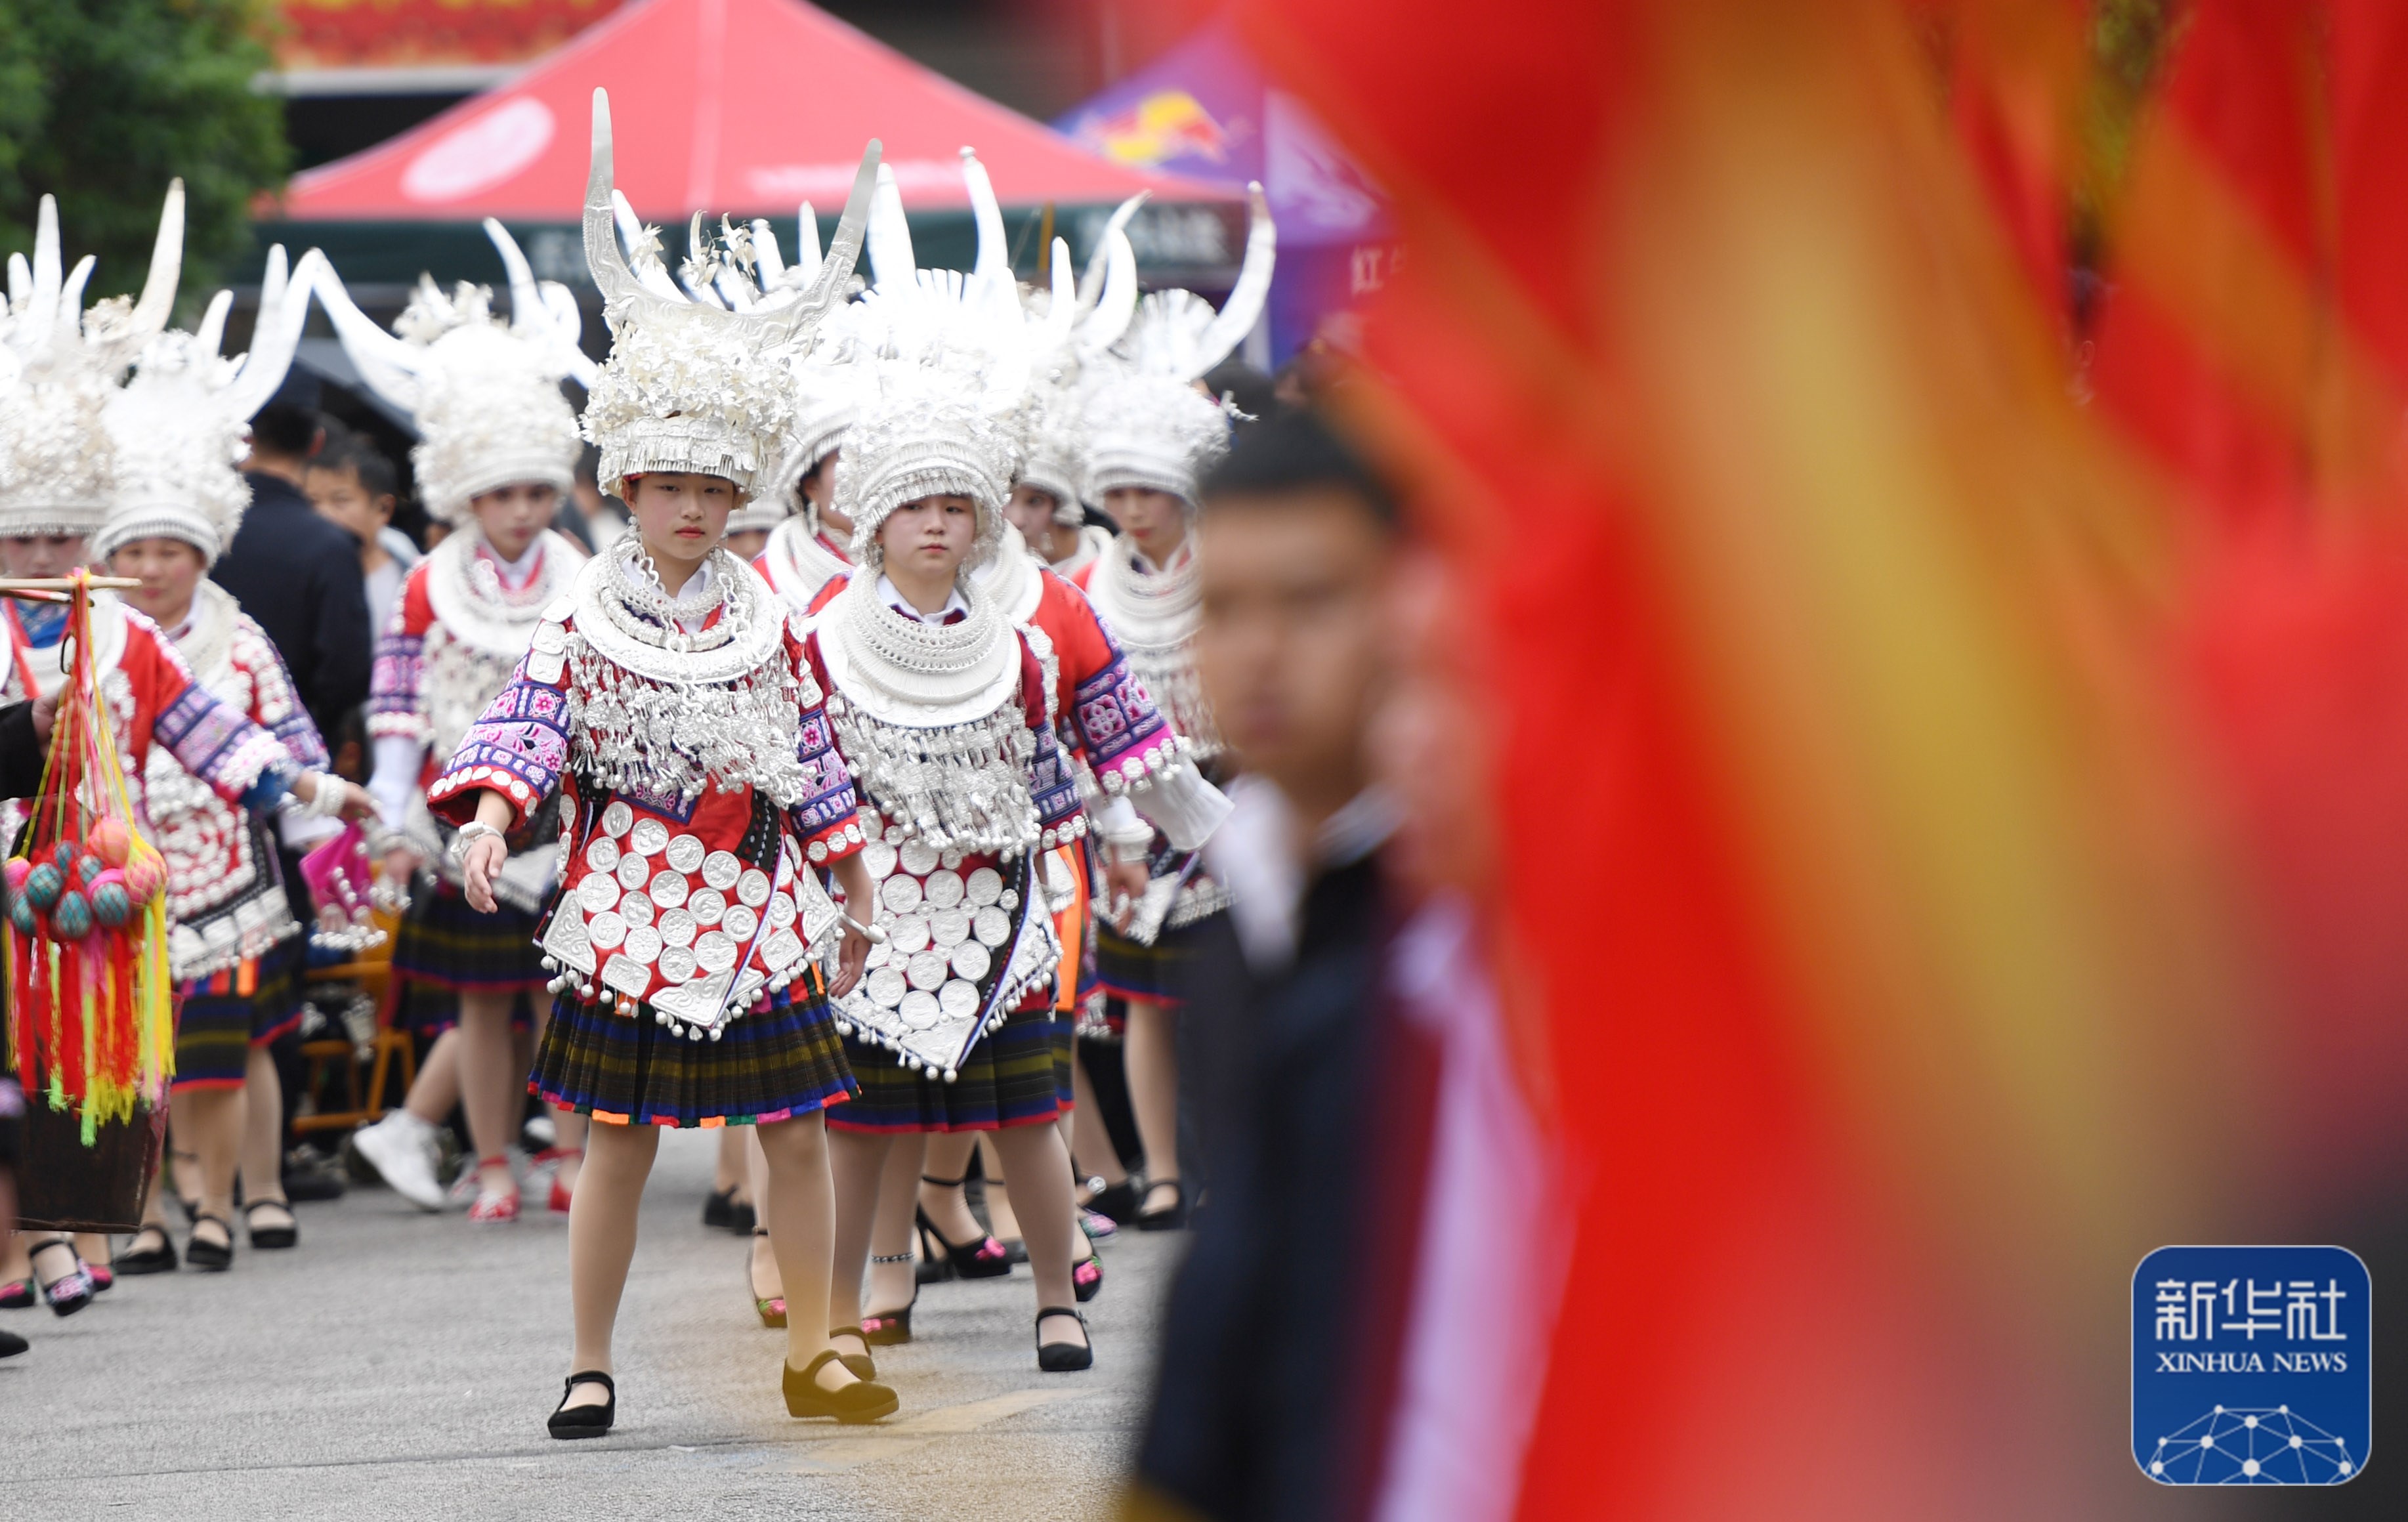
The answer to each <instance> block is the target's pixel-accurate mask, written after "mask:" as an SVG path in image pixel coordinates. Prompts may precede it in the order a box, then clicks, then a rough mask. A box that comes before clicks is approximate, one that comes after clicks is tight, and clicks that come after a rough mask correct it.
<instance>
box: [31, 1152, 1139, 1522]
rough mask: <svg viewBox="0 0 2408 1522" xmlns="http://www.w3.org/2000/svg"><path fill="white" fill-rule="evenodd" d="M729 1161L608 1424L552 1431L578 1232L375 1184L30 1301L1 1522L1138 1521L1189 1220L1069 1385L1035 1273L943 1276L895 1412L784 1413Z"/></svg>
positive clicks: (670, 1263) (664, 1204)
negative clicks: (82, 1290) (1040, 1357)
mask: <svg viewBox="0 0 2408 1522" xmlns="http://www.w3.org/2000/svg"><path fill="white" fill-rule="evenodd" d="M713 1146H714V1140H713V1138H712V1136H711V1135H710V1133H708V1132H672V1133H670V1134H669V1135H668V1136H667V1137H665V1138H664V1139H663V1145H662V1147H661V1152H660V1161H659V1164H658V1166H657V1167H656V1169H655V1170H654V1171H653V1174H652V1185H651V1187H650V1190H649V1191H648V1193H647V1194H646V1196H645V1200H644V1213H643V1223H642V1235H641V1241H640V1242H639V1243H638V1247H637V1251H636V1263H635V1269H634V1271H633V1273H632V1274H631V1275H630V1276H629V1279H628V1283H627V1294H626V1299H625V1302H624V1304H623V1306H622V1307H621V1310H620V1316H619V1333H618V1349H617V1361H618V1369H619V1372H618V1378H619V1423H618V1427H617V1429H616V1430H615V1431H614V1432H613V1433H612V1434H611V1435H610V1436H609V1437H608V1438H605V1439H601V1440H598V1441H591V1442H581V1443H561V1442H555V1441H553V1440H552V1438H550V1437H549V1436H548V1435H547V1434H546V1433H545V1431H544V1426H543V1418H544V1416H545V1415H546V1414H548V1413H549V1412H550V1411H551V1410H552V1406H553V1404H554V1403H555V1402H556V1401H557V1400H559V1396H560V1381H561V1378H562V1376H563V1375H565V1374H566V1372H567V1371H568V1368H567V1358H568V1355H569V1314H568V1242H567V1238H568V1233H567V1220H566V1217H565V1216H552V1215H549V1214H546V1213H543V1212H542V1211H541V1210H540V1209H538V1211H536V1212H535V1213H532V1214H530V1215H529V1216H528V1217H526V1218H525V1219H523V1220H522V1221H520V1222H519V1223H517V1224H515V1225H512V1226H504V1227H475V1228H472V1227H470V1226H469V1225H468V1224H467V1223H466V1221H465V1220H464V1219H462V1218H461V1217H460V1216H459V1215H457V1214H448V1215H442V1216H431V1215H427V1214H423V1213H420V1212H419V1211H417V1210H415V1209H413V1208H411V1207H410V1206H409V1204H408V1203H406V1202H405V1201H403V1200H402V1199H399V1198H398V1197H396V1196H394V1194H392V1193H391V1192H389V1191H387V1190H385V1189H382V1188H374V1187H371V1188H354V1189H353V1190H352V1192H351V1194H350V1195H349V1196H348V1197H346V1198H345V1199H341V1200H339V1201H337V1202H333V1203H329V1204H313V1205H304V1206H301V1207H299V1214H300V1220H301V1244H300V1246H299V1247H298V1248H296V1249H294V1250H293V1251H290V1252H272V1253H262V1252H253V1251H251V1250H250V1249H249V1248H248V1246H247V1245H246V1246H242V1247H238V1248H237V1251H236V1259H235V1266H234V1268H233V1269H232V1270H231V1271H228V1272H225V1273H219V1274H209V1273H199V1272H195V1271H193V1270H191V1269H189V1268H187V1269H184V1270H181V1271H178V1272H176V1273H173V1274H160V1275H153V1276H150V1277H148V1278H140V1279H127V1280H122V1281H120V1282H119V1284H118V1285H117V1287H116V1288H115V1289H112V1290H110V1291H109V1292H108V1293H107V1294H104V1295H102V1296H101V1297H100V1298H99V1299H98V1300H97V1301H96V1302H95V1303H94V1304H93V1305H92V1306H91V1307H89V1308H87V1309H86V1310H85V1311H84V1312H83V1313H82V1314H79V1315H75V1316H71V1317H68V1318H65V1319H64V1320H62V1319H60V1318H58V1317H55V1316H53V1315H51V1314H50V1312H49V1311H47V1310H45V1309H40V1308H36V1309H34V1310H28V1311H11V1312H6V1313H0V1315H4V1316H5V1317H6V1319H5V1320H0V1326H6V1327H7V1328H11V1329H13V1330H15V1331H17V1332H19V1333H21V1334H22V1335H24V1336H25V1337H27V1338H30V1339H32V1341H33V1343H34V1347H33V1351H32V1352H30V1353H27V1354H25V1355H22V1356H21V1357H14V1358H10V1359H7V1361H6V1362H0V1428H5V1429H6V1433H7V1436H6V1438H5V1439H0V1517H16V1516H22V1517H27V1518H36V1517H38V1518H46V1519H47V1518H65V1517H110V1518H115V1517H128V1518H134V1517H138V1518H150V1517H157V1518H162V1519H178V1522H187V1519H204V1518H217V1517H227V1518H241V1519H244V1522H267V1519H270V1518H280V1517H308V1518H311V1519H313V1522H323V1519H325V1518H329V1517H333V1518H337V1519H338V1522H375V1519H380V1518H388V1517H390V1518H444V1519H452V1518H461V1519H470V1518H486V1517H493V1518H510V1519H512V1522H519V1519H539V1522H575V1519H581V1518H611V1519H618V1518H626V1519H635V1518H647V1519H649V1518H662V1517H712V1518H736V1517H755V1516H759V1517H772V1516H774V1517H780V1518H793V1517H811V1518H853V1517H860V1518H873V1517H874V1518H878V1519H881V1522H892V1519H894V1518H898V1517H901V1518H912V1519H923V1518H953V1517H961V1518H967V1519H976V1522H1012V1519H1015V1518H1022V1517H1026V1518H1032V1519H1034V1518H1044V1519H1046V1522H1061V1519H1065V1518H1079V1517H1100V1516H1105V1515H1109V1514H1110V1513H1111V1508H1112V1504H1113V1501H1114V1499H1115V1496H1116V1493H1117V1486H1118V1484H1119V1479H1120V1476H1121V1474H1122V1473H1123V1472H1124V1471H1125V1467H1126V1463H1127V1458H1128V1454H1129V1451H1130V1448H1131V1445H1132V1444H1133V1443H1134V1442H1135V1441H1136V1434H1137V1427H1138V1423H1139V1421H1140V1416H1141V1413H1142V1403H1143V1400H1144V1395H1145V1389H1146V1382H1147V1377H1148V1365H1149V1362H1150V1358H1151V1353H1152V1345H1153V1321H1154V1312H1155V1308H1156V1306H1157V1304H1158V1302H1159V1300H1160V1299H1161V1295H1162V1292H1163V1290H1164V1289H1165V1287H1166V1286H1167V1284H1168V1275H1169V1272H1170V1270H1171V1268H1172V1266H1173V1264H1174V1263H1175V1261H1176V1258H1177V1255H1178V1253H1179V1251H1180V1249H1181V1247H1182V1245H1183V1242H1184V1238H1183V1237H1181V1236H1175V1235H1168V1234H1165V1235H1147V1234H1140V1233H1138V1232H1135V1231H1124V1232H1123V1233H1122V1234H1121V1237H1120V1239H1119V1240H1118V1241H1117V1242H1113V1243H1111V1244H1109V1245H1107V1246H1106V1247H1105V1248H1104V1250H1103V1261H1104V1268H1105V1272H1106V1275H1107V1279H1106V1283H1105V1285H1104V1290H1103V1293H1102V1295H1100V1296H1099V1297H1098V1298H1097V1299H1096V1301H1095V1302H1094V1303H1093V1304H1091V1305H1090V1306H1089V1307H1088V1314H1089V1320H1090V1322H1091V1323H1092V1325H1093V1327H1094V1336H1095V1341H1096V1347H1097V1364H1096V1367H1095V1368H1094V1369H1092V1370H1089V1371H1085V1372H1082V1373H1076V1374H1043V1373H1039V1371H1038V1370H1037V1358H1036V1353H1035V1346H1034V1341H1033V1331H1032V1326H1031V1323H1032V1318H1033V1317H1034V1315H1035V1312H1036V1303H1035V1299H1034V1290H1033V1287H1032V1285H1031V1282H1030V1280H1029V1278H1028V1276H1027V1270H1026V1269H1025V1268H1022V1269H1019V1270H1017V1271H1014V1273H1013V1275H1012V1276H1011V1278H1009V1279H1002V1280H991V1281H985V1282H982V1283H976V1284H966V1283H951V1284H942V1285H929V1286H927V1287H925V1289H923V1290H922V1291H921V1295H920V1305H919V1309H918V1310H917V1311H916V1312H915V1313H914V1315H913V1329H914V1331H915V1332H916V1333H917V1334H918V1340H917V1341H915V1342H913V1343H910V1345H908V1346H904V1347H897V1348H881V1349H879V1350H878V1364H879V1374H880V1377H881V1378H882V1379H883V1380H885V1381H886V1382H888V1383H890V1384H892V1385H894V1386H896V1389H897V1391H898V1392H899V1393H900V1394H901V1396H902V1398H903V1409H902V1410H901V1411H900V1412H899V1413H897V1414H896V1415H895V1416H893V1417H890V1418H888V1419H887V1420H886V1421H885V1422H884V1423H882V1424H880V1425H879V1426H876V1427H871V1428H839V1427H838V1426H836V1425H835V1424H834V1423H832V1422H827V1421H812V1422H800V1421H796V1420H794V1419H792V1418H790V1417H788V1416H787V1415H786V1414H785V1408H784V1405H783V1404H782V1403H781V1400H780V1399H779V1395H778V1371H779V1365H780V1359H781V1352H782V1351H783V1347H784V1333H782V1332H776V1331H769V1330H767V1329H765V1328H762V1327H761V1325H760V1323H759V1321H758V1319H757V1318H756V1317H755V1315H754V1314H753V1306H752V1301H751V1299H750V1298H749V1291H748V1288H747V1285H746V1282H745V1274H744V1253H745V1247H744V1243H743V1242H740V1241H738V1239H737V1238H735V1237H732V1236H730V1235H728V1234H727V1233H726V1232H724V1231H714V1230H709V1229H706V1228H704V1227H703V1226H702V1225H701V1221H700V1217H701V1207H702V1198H703V1196H704V1194H705V1193H706V1192H707V1191H708V1189H709V1187H710V1163H711V1156H712V1150H713ZM535 1198H536V1197H535V1196H533V1195H530V1199H535ZM178 1245H179V1249H180V1247H181V1242H180V1239H179V1244H178Z"/></svg>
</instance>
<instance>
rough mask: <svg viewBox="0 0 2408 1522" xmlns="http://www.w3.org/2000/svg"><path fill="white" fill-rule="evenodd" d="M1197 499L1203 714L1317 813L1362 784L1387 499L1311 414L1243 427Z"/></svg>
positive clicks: (1380, 657)
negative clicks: (1206, 702) (1207, 709)
mask: <svg viewBox="0 0 2408 1522" xmlns="http://www.w3.org/2000/svg"><path fill="white" fill-rule="evenodd" d="M1202 496H1203V511H1202V513H1201V515H1200V516H1199V517H1198V519H1197V526H1196V532H1197V564H1198V567H1199V575H1200V578H1201V581H1202V596H1203V624H1202V627H1201V630H1200V632H1199V633H1198V635H1197V645H1196V658H1197V670H1198V672H1199V674H1200V675H1201V677H1202V679H1203V682H1204V689H1205V693H1206V695H1207V696H1208V697H1209V698H1210V699H1211V704H1212V712H1213V716H1214V718H1215V720H1216V722H1217V723H1218V724H1219V725H1220V728H1221V733H1222V735H1223V736H1224V737H1225V738H1226V739H1227V740H1228V742H1229V743H1230V744H1231V745H1232V746H1234V747H1235V748H1236V750H1237V752H1238V755H1239V760H1240V765H1242V766H1244V767H1245V768H1247V769H1248V770H1250V771H1255V772H1259V773H1260V774H1262V775H1263V776H1265V777H1267V778H1269V780H1270V781H1271V782H1273V783H1277V784H1278V785H1279V788H1280V790H1281V791H1282V792H1283V793H1284V794H1286V795H1287V797H1288V800H1289V801H1290V802H1291V803H1292V804H1294V805H1295V806H1296V808H1297V811H1298V813H1299V814H1300V815H1302V816H1304V818H1305V819H1307V820H1308V821H1311V820H1317V819H1318V818H1322V817H1326V815H1328V814H1329V813H1331V812H1333V811H1336V810H1337V809H1338V808H1339V807H1340V806H1341V805H1343V804H1344V803H1345V802H1346V801H1347V800H1348V799H1350V798H1352V797H1354V796H1355V794H1356V793H1358V792H1360V791H1362V789H1363V787H1364V786H1365V785H1366V784H1367V783H1369V780H1370V778H1369V768H1368V766H1367V765H1366V763H1365V748H1364V734H1365V731H1366V730H1367V728H1368V727H1369V722H1370V718H1371V715H1372V712H1373V711H1374V710H1375V709H1376V708H1377V706H1378V704H1379V702H1380V699H1381V696H1382V695H1383V693H1384V691H1385V690H1386V688H1387V686H1388V681H1389V674H1390V653H1389V650H1388V641H1387V640H1386V639H1385V638H1384V634H1383V630H1384V627H1385V622H1384V602H1385V596H1386V592H1387V587H1388V580H1389V577H1390V574H1391V572H1392V570H1393V567H1394V563H1395V559H1396V550H1397V540H1398V517H1397V510H1396V505H1395V501H1394V499H1393V498H1392V497H1391V496H1390V495H1389V494H1388V492H1387V491H1386V489H1385V488H1384V487H1383V486H1382V484H1381V483H1380V481H1379V480H1378V478H1376V477H1375V476H1373V475H1372V474H1371V472H1370V471H1369V468H1368V467H1365V466H1364V464H1363V463H1362V461H1361V460H1359V459H1358V458H1356V457H1355V454H1354V452H1352V451H1350V450H1349V449H1347V448H1346V446H1345V445H1344V444H1342V443H1340V441H1339V440H1338V439H1337V438H1335V437H1334V436H1332V435H1331V434H1330V433H1329V432H1328V430H1327V429H1326V428H1325V427H1324V426H1323V425H1322V424H1320V422H1319V421H1318V420H1316V419H1314V418H1313V417H1312V416H1310V415H1309V414H1294V415H1289V416H1283V417H1279V418H1274V419H1272V420H1269V421H1267V422H1265V423H1263V424H1258V425H1256V426H1254V427H1251V428H1247V429H1245V430H1243V431H1241V432H1240V435H1239V437H1238V439H1237V441H1236V444H1235V446H1234V448H1232V450H1231V451H1230V453H1229V456H1228V458H1227V459H1226V460H1225V461H1224V462H1223V463H1222V465H1221V467H1219V468H1218V469H1217V470H1215V471H1214V472H1213V473H1212V474H1211V476H1210V477H1209V478H1207V479H1206V481H1205V482H1204V485H1203V491H1202Z"/></svg>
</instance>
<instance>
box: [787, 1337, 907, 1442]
mask: <svg viewBox="0 0 2408 1522" xmlns="http://www.w3.org/2000/svg"><path fill="white" fill-rule="evenodd" d="M836 1360H837V1352H836V1349H834V1348H829V1349H828V1350H827V1351H826V1352H824V1353H822V1354H821V1355H820V1356H819V1357H816V1358H813V1359H812V1360H811V1361H810V1363H808V1364H806V1365H804V1366H803V1367H802V1368H800V1369H797V1368H796V1367H795V1366H794V1365H793V1364H791V1363H790V1364H787V1365H785V1366H784V1368H785V1372H784V1376H783V1378H782V1379H781V1381H780V1384H781V1387H782V1388H783V1390H784V1392H785V1396H786V1414H787V1415H789V1416H833V1417H835V1418H836V1419H837V1420H838V1421H840V1422H844V1423H848V1424H851V1423H856V1422H874V1421H876V1420H878V1418H879V1417H881V1416H892V1415H894V1414H895V1412H896V1408H897V1407H899V1406H900V1405H902V1404H903V1402H902V1400H901V1399H900V1398H898V1397H897V1396H896V1393H895V1392H894V1391H893V1390H891V1389H888V1388H887V1387H886V1386H883V1385H874V1384H872V1383H870V1382H869V1381H868V1380H866V1379H857V1380H855V1381H854V1383H853V1384H851V1385H847V1386H842V1387H841V1388H839V1389H833V1390H826V1389H822V1388H821V1387H820V1383H819V1377H818V1376H819V1371H820V1366H821V1365H822V1364H825V1363H833V1362H835V1361H836Z"/></svg>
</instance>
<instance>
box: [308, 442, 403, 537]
mask: <svg viewBox="0 0 2408 1522" xmlns="http://www.w3.org/2000/svg"><path fill="white" fill-rule="evenodd" d="M303 486H304V488H305V489H306V490H307V491H308V494H309V503H310V505H311V506H312V507H314V508H316V509H317V510H318V515H319V516H320V517H322V518H325V519H327V520H329V521H330V522H333V523H336V524H341V525H342V526H343V527H344V528H346V529H349V530H350V531H351V537H352V538H356V539H358V540H359V541H360V545H361V548H362V550H363V552H364V553H367V554H369V555H372V556H380V555H381V554H382V553H383V551H382V550H381V549H380V548H379V546H378V540H377V536H378V535H380V534H381V533H383V532H384V526H385V524H389V523H391V522H393V510H394V502H395V500H396V499H397V496H398V494H399V491H400V482H399V481H398V480H397V478H396V477H395V475H394V468H393V462H392V461H391V460H388V459H386V458H385V457H384V454H383V453H382V452H380V450H378V449H377V448H376V446H375V445H373V444H370V443H368V442H367V441H366V439H360V438H354V439H352V440H351V441H350V442H349V443H347V444H345V445H343V446H342V447H341V448H339V449H333V450H328V451H327V452H324V453H322V454H321V455H319V456H318V457H317V458H316V459H313V460H311V461H310V462H309V468H308V471H307V472H306V474H305V475H304V478H303ZM371 568H373V567H371Z"/></svg>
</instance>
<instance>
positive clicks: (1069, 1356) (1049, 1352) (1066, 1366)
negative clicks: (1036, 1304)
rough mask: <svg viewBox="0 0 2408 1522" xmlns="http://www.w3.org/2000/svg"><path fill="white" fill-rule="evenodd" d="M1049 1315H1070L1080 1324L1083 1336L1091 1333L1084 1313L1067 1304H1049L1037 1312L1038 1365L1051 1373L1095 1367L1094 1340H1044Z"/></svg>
mask: <svg viewBox="0 0 2408 1522" xmlns="http://www.w3.org/2000/svg"><path fill="white" fill-rule="evenodd" d="M1049 1316H1068V1317H1070V1318H1071V1319H1072V1320H1074V1321H1076V1322H1077V1323H1078V1324H1079V1333H1080V1335H1081V1336H1082V1338H1083V1337H1088V1336H1089V1335H1090V1334H1089V1333H1088V1331H1087V1318H1086V1317H1085V1316H1084V1315H1082V1314H1080V1313H1079V1312H1077V1311H1074V1310H1072V1309H1071V1308H1070V1307H1068V1306H1067V1305H1049V1306H1047V1307H1046V1308H1045V1309H1044V1310H1042V1311H1039V1312H1038V1313H1037V1330H1038V1333H1039V1337H1038V1343H1037V1367H1038V1368H1039V1369H1040V1370H1042V1371H1045V1372H1046V1373H1049V1374H1074V1373H1077V1372H1078V1371H1080V1370H1082V1369H1089V1368H1093V1367H1094V1366H1095V1362H1096V1347H1095V1343H1093V1342H1092V1341H1087V1342H1078V1343H1048V1342H1046V1341H1045V1340H1044V1337H1043V1333H1044V1330H1045V1321H1046V1318H1047V1317H1049Z"/></svg>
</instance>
